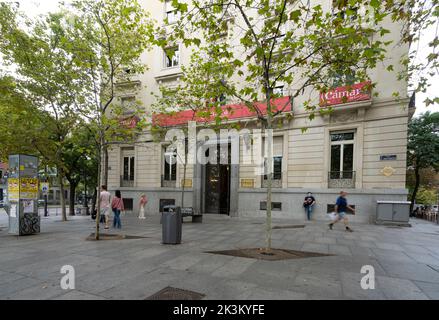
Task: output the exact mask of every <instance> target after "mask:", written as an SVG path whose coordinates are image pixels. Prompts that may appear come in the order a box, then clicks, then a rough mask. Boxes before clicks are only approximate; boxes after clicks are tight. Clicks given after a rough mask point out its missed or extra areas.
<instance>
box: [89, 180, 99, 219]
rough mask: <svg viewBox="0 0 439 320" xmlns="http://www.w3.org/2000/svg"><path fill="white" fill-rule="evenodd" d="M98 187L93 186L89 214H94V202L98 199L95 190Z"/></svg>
mask: <svg viewBox="0 0 439 320" xmlns="http://www.w3.org/2000/svg"><path fill="white" fill-rule="evenodd" d="M97 187H98V186H95V188H94V191H93V198H92V200H91V212H92V214H93V212H95V210H96V200H97V198H98V190H97Z"/></svg>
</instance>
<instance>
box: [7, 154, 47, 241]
mask: <svg viewBox="0 0 439 320" xmlns="http://www.w3.org/2000/svg"><path fill="white" fill-rule="evenodd" d="M38 192H39V180H38V158H37V157H35V156H30V155H22V154H19V155H11V156H9V174H8V202H7V213H8V215H9V233H10V234H15V235H19V236H24V235H30V234H35V233H40V217H39V215H38Z"/></svg>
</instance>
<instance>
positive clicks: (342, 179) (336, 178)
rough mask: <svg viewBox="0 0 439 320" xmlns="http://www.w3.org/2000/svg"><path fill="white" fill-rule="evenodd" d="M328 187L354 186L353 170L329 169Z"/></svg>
mask: <svg viewBox="0 0 439 320" xmlns="http://www.w3.org/2000/svg"><path fill="white" fill-rule="evenodd" d="M328 188H338V189H343V188H355V171H330V172H329V173H328Z"/></svg>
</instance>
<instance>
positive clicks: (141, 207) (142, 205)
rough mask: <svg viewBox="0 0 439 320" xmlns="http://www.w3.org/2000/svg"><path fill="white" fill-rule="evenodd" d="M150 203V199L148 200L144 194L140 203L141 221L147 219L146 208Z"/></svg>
mask: <svg viewBox="0 0 439 320" xmlns="http://www.w3.org/2000/svg"><path fill="white" fill-rule="evenodd" d="M147 203H148V199H147V198H146V195H145V194H142V195H141V196H140V201H139V209H140V212H139V219H145V206H146V204H147Z"/></svg>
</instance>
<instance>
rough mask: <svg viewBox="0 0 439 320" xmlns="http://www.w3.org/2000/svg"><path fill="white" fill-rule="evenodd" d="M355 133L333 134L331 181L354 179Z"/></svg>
mask: <svg viewBox="0 0 439 320" xmlns="http://www.w3.org/2000/svg"><path fill="white" fill-rule="evenodd" d="M354 138H355V136H354V132H340V133H332V134H331V172H330V178H331V179H353V176H354Z"/></svg>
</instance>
